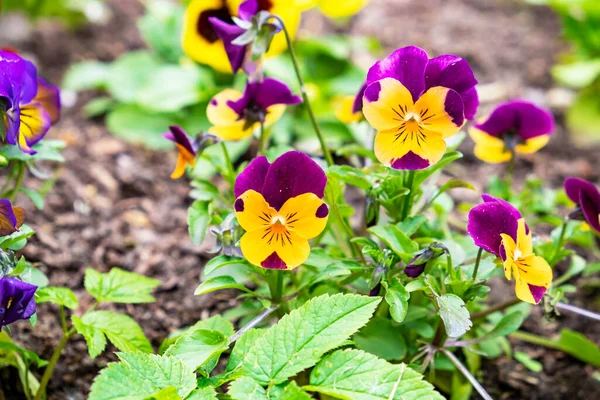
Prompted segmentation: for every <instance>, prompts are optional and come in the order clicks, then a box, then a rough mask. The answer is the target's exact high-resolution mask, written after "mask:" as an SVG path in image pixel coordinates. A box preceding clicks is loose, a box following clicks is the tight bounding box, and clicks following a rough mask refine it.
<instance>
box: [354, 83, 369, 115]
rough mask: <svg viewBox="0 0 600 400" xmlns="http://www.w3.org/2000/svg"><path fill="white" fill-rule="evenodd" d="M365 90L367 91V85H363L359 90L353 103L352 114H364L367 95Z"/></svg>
mask: <svg viewBox="0 0 600 400" xmlns="http://www.w3.org/2000/svg"><path fill="white" fill-rule="evenodd" d="M365 90H367V83H366V82H365V83H363V85H362V86H361V87H360V89H359V90H358V93H357V94H356V97H355V98H354V103H352V113H353V114H356V113H358V112H362V108H363V96H364V95H365Z"/></svg>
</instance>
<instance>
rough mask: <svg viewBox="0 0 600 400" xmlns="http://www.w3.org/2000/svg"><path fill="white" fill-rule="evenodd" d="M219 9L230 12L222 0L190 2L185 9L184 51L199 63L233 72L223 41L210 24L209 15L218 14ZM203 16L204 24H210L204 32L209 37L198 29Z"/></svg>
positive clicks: (195, 0)
mask: <svg viewBox="0 0 600 400" xmlns="http://www.w3.org/2000/svg"><path fill="white" fill-rule="evenodd" d="M217 10H221V11H220V12H221V13H225V14H227V13H228V11H227V9H226V8H224V2H223V1H222V0H192V1H191V2H190V4H189V5H188V7H187V9H186V10H185V17H184V23H183V37H182V46H183V51H184V52H185V54H187V55H188V56H189V57H190V58H191V59H193V60H195V61H197V62H199V63H202V64H206V65H210V66H211V67H213V68H214V69H216V70H218V71H221V72H229V73H231V72H232V70H231V64H230V63H229V58H228V57H227V53H226V52H225V47H224V46H223V42H222V41H221V40H220V39H219V38H218V36H216V33H214V32H212V26H208V24H210V22H209V21H208V16H216V15H215V11H217ZM236 10H237V8H236ZM203 13H204V14H203ZM202 16H205V17H206V18H202V24H206V25H207V26H208V27H207V28H206V29H205V32H204V34H205V35H207V34H208V36H209V38H207V37H205V36H203V35H202V34H201V32H199V29H198V27H199V20H200V19H201V17H202Z"/></svg>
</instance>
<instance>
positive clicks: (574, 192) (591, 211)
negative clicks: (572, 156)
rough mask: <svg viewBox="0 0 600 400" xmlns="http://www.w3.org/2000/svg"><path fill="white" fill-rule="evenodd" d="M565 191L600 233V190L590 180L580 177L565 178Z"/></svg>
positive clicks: (593, 227)
mask: <svg viewBox="0 0 600 400" xmlns="http://www.w3.org/2000/svg"><path fill="white" fill-rule="evenodd" d="M565 192H566V193H567V196H568V197H569V199H571V201H572V202H574V203H575V204H577V206H578V211H579V213H581V214H582V215H583V218H584V219H585V221H586V222H587V223H588V224H589V225H590V227H591V228H592V229H594V230H595V231H596V232H599V233H600V191H598V188H596V186H594V185H592V184H591V183H590V182H588V181H586V180H583V179H579V178H567V179H566V180H565Z"/></svg>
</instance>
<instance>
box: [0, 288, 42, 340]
mask: <svg viewBox="0 0 600 400" xmlns="http://www.w3.org/2000/svg"><path fill="white" fill-rule="evenodd" d="M36 290H37V286H34V285H31V284H29V283H26V282H22V281H20V280H18V279H17V278H11V277H4V278H2V279H0V330H2V328H3V327H4V326H6V325H8V324H12V323H13V322H15V321H18V320H20V319H29V318H30V317H31V316H32V315H33V314H34V313H35V300H34V298H33V295H34V294H35V291H36Z"/></svg>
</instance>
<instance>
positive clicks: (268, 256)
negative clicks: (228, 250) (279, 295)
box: [240, 228, 310, 269]
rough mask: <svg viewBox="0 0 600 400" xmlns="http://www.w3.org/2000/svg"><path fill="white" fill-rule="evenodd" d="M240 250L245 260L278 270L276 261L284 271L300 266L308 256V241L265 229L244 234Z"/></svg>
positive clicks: (288, 233)
mask: <svg viewBox="0 0 600 400" xmlns="http://www.w3.org/2000/svg"><path fill="white" fill-rule="evenodd" d="M240 248H241V250H242V254H243V255H244V257H245V258H246V260H248V261H249V262H250V263H251V264H254V265H257V266H261V267H265V268H277V269H280V268H281V267H279V266H277V261H276V260H280V261H282V262H283V264H284V265H285V268H286V269H293V268H296V267H298V266H299V265H302V264H303V263H304V262H305V261H306V259H307V258H308V255H309V254H310V246H309V244H308V240H306V239H304V238H302V237H300V235H298V234H297V233H295V232H290V231H288V232H287V233H276V232H273V231H272V230H271V231H269V230H267V229H266V228H265V229H263V228H259V229H255V230H253V231H250V232H246V233H245V234H244V236H242V239H241V240H240ZM273 264H275V266H274V265H273Z"/></svg>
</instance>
